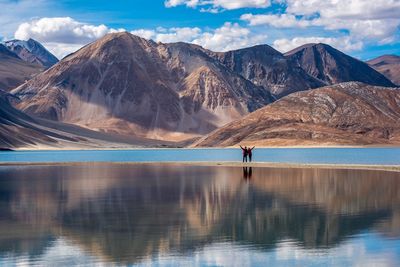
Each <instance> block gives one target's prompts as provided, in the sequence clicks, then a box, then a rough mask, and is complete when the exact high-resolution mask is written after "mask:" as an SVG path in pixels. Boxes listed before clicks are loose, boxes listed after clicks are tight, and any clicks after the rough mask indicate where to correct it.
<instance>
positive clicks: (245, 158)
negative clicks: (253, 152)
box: [240, 146, 248, 162]
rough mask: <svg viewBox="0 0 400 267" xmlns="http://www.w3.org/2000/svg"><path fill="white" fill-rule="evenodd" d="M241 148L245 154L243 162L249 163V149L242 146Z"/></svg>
mask: <svg viewBox="0 0 400 267" xmlns="http://www.w3.org/2000/svg"><path fill="white" fill-rule="evenodd" d="M240 148H241V149H242V152H243V162H247V154H248V152H247V147H246V146H245V147H244V148H243V147H242V146H240Z"/></svg>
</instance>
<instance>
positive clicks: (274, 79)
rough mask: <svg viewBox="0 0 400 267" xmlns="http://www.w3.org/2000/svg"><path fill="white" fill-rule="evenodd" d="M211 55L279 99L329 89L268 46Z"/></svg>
mask: <svg viewBox="0 0 400 267" xmlns="http://www.w3.org/2000/svg"><path fill="white" fill-rule="evenodd" d="M210 54H211V55H212V56H213V57H214V58H216V59H217V60H218V61H220V62H221V63H222V64H224V65H225V66H227V67H228V68H229V69H231V70H232V71H234V72H236V73H239V74H240V75H242V76H243V77H245V78H246V79H248V80H250V81H252V82H253V83H254V84H256V85H259V86H263V87H264V88H265V90H269V92H271V93H272V94H273V95H275V96H276V97H277V98H280V97H282V96H285V95H288V94H290V93H293V92H297V91H303V90H307V89H310V88H317V87H321V86H323V85H325V83H324V82H322V81H320V80H318V79H316V78H314V77H313V76H311V75H309V74H308V73H307V72H306V71H304V70H303V69H302V68H301V67H299V66H298V65H297V64H296V62H295V61H293V60H291V59H289V58H287V57H285V56H284V55H283V54H282V53H280V52H278V51H276V50H275V49H273V48H272V47H270V46H268V45H258V46H254V47H249V48H244V49H239V50H235V51H229V52H225V53H213V52H212V53H210Z"/></svg>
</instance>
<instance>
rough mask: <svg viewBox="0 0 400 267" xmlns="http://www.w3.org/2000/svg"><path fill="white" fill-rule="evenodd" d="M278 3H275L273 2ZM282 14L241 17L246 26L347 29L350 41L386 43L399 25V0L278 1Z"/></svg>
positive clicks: (392, 36)
mask: <svg viewBox="0 0 400 267" xmlns="http://www.w3.org/2000/svg"><path fill="white" fill-rule="evenodd" d="M277 1H278V0H277ZM279 2H280V3H283V4H285V6H286V10H285V13H284V14H261V15H260V14H257V15H254V14H244V15H242V17H241V19H242V20H244V21H247V22H248V23H249V25H251V26H256V25H269V26H272V27H275V28H304V27H309V26H319V27H322V28H323V29H324V30H328V31H329V30H332V31H336V30H347V31H348V32H349V35H350V36H351V37H352V39H354V40H365V41H375V42H378V43H389V42H393V41H395V36H396V33H398V31H399V26H400V16H399V14H400V1H399V0H374V1H366V0H326V1H316V0H302V1H298V0H279Z"/></svg>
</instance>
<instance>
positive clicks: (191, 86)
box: [13, 32, 275, 140]
mask: <svg viewBox="0 0 400 267" xmlns="http://www.w3.org/2000/svg"><path fill="white" fill-rule="evenodd" d="M13 93H15V94H16V95H17V96H19V97H20V98H21V100H22V101H21V103H19V104H18V105H17V107H18V108H19V109H21V110H23V111H25V112H28V113H29V114H35V115H38V116H40V117H43V118H48V119H52V120H57V121H62V122H68V123H73V124H76V125H80V126H83V127H87V128H90V129H93V130H97V131H105V132H109V133H123V134H129V135H135V136H140V137H148V138H156V139H168V140H183V139H187V138H191V137H195V136H199V135H202V134H206V133H209V132H211V131H212V130H215V129H216V128H218V127H220V126H222V125H224V124H226V123H228V122H230V121H232V120H235V119H238V118H240V117H242V116H243V115H246V114H248V113H250V112H252V111H254V110H256V109H258V108H260V107H263V106H265V105H266V104H268V103H271V102H272V101H274V100H275V99H274V98H273V96H272V95H271V94H270V93H269V92H268V91H266V90H265V89H264V88H263V87H260V86H256V85H254V84H253V83H252V82H250V81H248V80H246V79H245V78H243V77H242V76H240V75H238V74H236V73H234V72H233V71H231V70H230V69H228V68H226V67H224V66H223V65H222V64H220V63H219V62H217V61H216V60H214V59H213V58H211V57H210V56H209V55H207V54H206V53H205V52H204V49H202V48H201V47H198V46H195V45H190V44H185V43H174V44H162V43H158V44H157V43H155V42H153V41H148V40H145V39H142V38H140V37H137V36H134V35H131V34H129V33H126V32H124V33H115V34H109V35H106V36H105V37H103V38H102V39H100V40H98V41H96V42H94V43H92V44H90V45H88V46H86V47H84V48H82V49H80V50H78V51H77V52H76V53H74V54H72V55H70V56H68V57H66V58H64V59H63V60H62V61H60V62H59V63H58V64H57V65H55V66H54V67H52V68H51V69H49V70H47V71H45V72H44V73H42V74H40V75H38V76H37V77H35V78H34V79H32V80H30V81H29V82H27V83H25V84H23V85H22V86H20V87H18V88H17V89H15V90H14V91H13Z"/></svg>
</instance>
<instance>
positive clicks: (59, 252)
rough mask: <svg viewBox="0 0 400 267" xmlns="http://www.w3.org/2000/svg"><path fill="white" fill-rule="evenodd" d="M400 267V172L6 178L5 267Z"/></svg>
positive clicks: (98, 169)
mask: <svg viewBox="0 0 400 267" xmlns="http://www.w3.org/2000/svg"><path fill="white" fill-rule="evenodd" d="M17 265H18V266H26V265H37V266H71V265H81V266H93V265H96V266H97V265H99V266H110V265H116V266H125V265H139V266H140V265H155V266H172V265H181V266H250V265H253V266H367V265H368V266H400V173H395V172H384V171H361V170H337V169H336V170H329V169H279V168H253V169H251V171H250V169H242V168H238V167H192V166H178V165H176V166H174V165H171V166H165V165H164V166H160V165H155V166H129V165H112V164H106V163H105V164H104V165H90V164H88V165H83V166H23V167H21V166H20V167H18V166H2V167H0V266H17Z"/></svg>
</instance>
